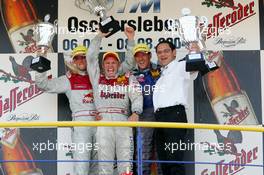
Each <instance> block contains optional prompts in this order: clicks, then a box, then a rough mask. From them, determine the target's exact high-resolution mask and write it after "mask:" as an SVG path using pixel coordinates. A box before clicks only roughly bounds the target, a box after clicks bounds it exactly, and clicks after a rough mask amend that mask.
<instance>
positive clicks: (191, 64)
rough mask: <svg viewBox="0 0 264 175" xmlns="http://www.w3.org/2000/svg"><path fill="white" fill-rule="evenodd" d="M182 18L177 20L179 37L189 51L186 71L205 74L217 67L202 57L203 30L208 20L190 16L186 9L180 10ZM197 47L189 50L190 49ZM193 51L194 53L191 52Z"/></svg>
mask: <svg viewBox="0 0 264 175" xmlns="http://www.w3.org/2000/svg"><path fill="white" fill-rule="evenodd" d="M181 12H182V15H183V16H182V17H180V18H179V20H177V27H178V29H179V35H180V37H181V39H182V41H183V42H184V43H185V45H186V47H187V48H188V49H189V50H191V51H190V52H189V54H187V55H186V71H188V72H191V71H201V72H202V74H205V73H207V72H209V71H211V70H214V69H216V68H217V67H218V66H217V65H216V64H215V63H214V62H209V61H207V59H206V58H205V57H204V53H205V52H206V46H205V41H204V36H203V30H204V28H206V27H207V24H208V20H207V18H206V17H205V16H201V17H198V16H192V15H190V14H191V10H190V9H188V8H183V9H182V11H181ZM197 46H198V47H199V48H196V49H191V48H192V47H197ZM193 50H195V51H193Z"/></svg>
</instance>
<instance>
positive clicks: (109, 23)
mask: <svg viewBox="0 0 264 175" xmlns="http://www.w3.org/2000/svg"><path fill="white" fill-rule="evenodd" d="M75 5H76V6H77V7H78V8H80V9H83V10H86V11H89V12H90V14H95V15H96V16H99V17H100V23H99V28H100V30H101V32H103V33H109V32H110V33H109V34H108V35H107V36H106V38H108V37H109V36H111V35H113V34H114V33H116V32H118V31H119V30H120V29H121V28H120V25H119V22H118V21H117V20H115V19H114V18H113V16H107V15H106V11H107V10H109V9H110V8H111V7H110V6H111V5H112V4H111V3H109V1H108V0H75Z"/></svg>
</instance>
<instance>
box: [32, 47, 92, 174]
mask: <svg viewBox="0 0 264 175" xmlns="http://www.w3.org/2000/svg"><path fill="white" fill-rule="evenodd" d="M86 52H87V48H86V47H84V46H77V47H76V48H75V49H74V50H73V52H72V62H71V63H67V64H66V65H67V66H68V68H69V71H68V72H67V73H66V75H63V76H60V77H58V78H53V79H48V78H47V75H46V73H37V72H36V77H35V80H36V84H37V86H38V87H39V88H41V89H42V90H44V91H46V92H49V93H65V94H66V96H67V97H68V99H69V103H70V109H71V111H72V120H73V121H94V120H95V116H96V110H95V105H94V98H93V91H92V85H91V82H90V79H89V76H88V74H87V70H86V68H87V64H86V59H85V57H86ZM95 133H96V128H95V127H74V128H73V131H72V141H73V143H74V144H76V145H77V146H76V148H78V145H79V144H82V145H86V144H89V145H91V144H92V145H93V146H95V145H94V144H95V143H94V141H95ZM94 151H96V150H95V147H93V150H87V149H85V150H74V152H73V158H74V160H78V161H80V160H91V154H95V153H94ZM90 167H91V168H90ZM89 170H90V171H89ZM96 171H97V167H96V164H94V163H91V165H90V164H89V162H75V163H74V174H75V175H87V174H88V173H89V174H93V175H95V174H97V172H96Z"/></svg>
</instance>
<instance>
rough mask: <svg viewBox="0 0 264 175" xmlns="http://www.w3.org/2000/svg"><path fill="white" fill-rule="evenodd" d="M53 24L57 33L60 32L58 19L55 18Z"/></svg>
mask: <svg viewBox="0 0 264 175" xmlns="http://www.w3.org/2000/svg"><path fill="white" fill-rule="evenodd" d="M53 26H54V32H55V34H57V33H58V19H56V20H54V22H53Z"/></svg>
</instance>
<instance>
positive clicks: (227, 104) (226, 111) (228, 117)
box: [212, 91, 258, 125]
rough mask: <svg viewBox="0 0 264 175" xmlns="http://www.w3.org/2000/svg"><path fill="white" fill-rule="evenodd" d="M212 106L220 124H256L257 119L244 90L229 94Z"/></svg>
mask: <svg viewBox="0 0 264 175" xmlns="http://www.w3.org/2000/svg"><path fill="white" fill-rule="evenodd" d="M212 107H213V110H214V113H215V116H216V117H217V120H218V122H219V123H220V124H225V125H257V124H258V120H257V118H256V115H255V113H254V110H253V108H252V106H251V103H250V101H249V99H248V97H247V95H246V93H245V92H243V91H241V92H238V93H234V94H230V95H229V96H225V97H223V98H221V99H219V100H217V101H215V102H214V103H212Z"/></svg>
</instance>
